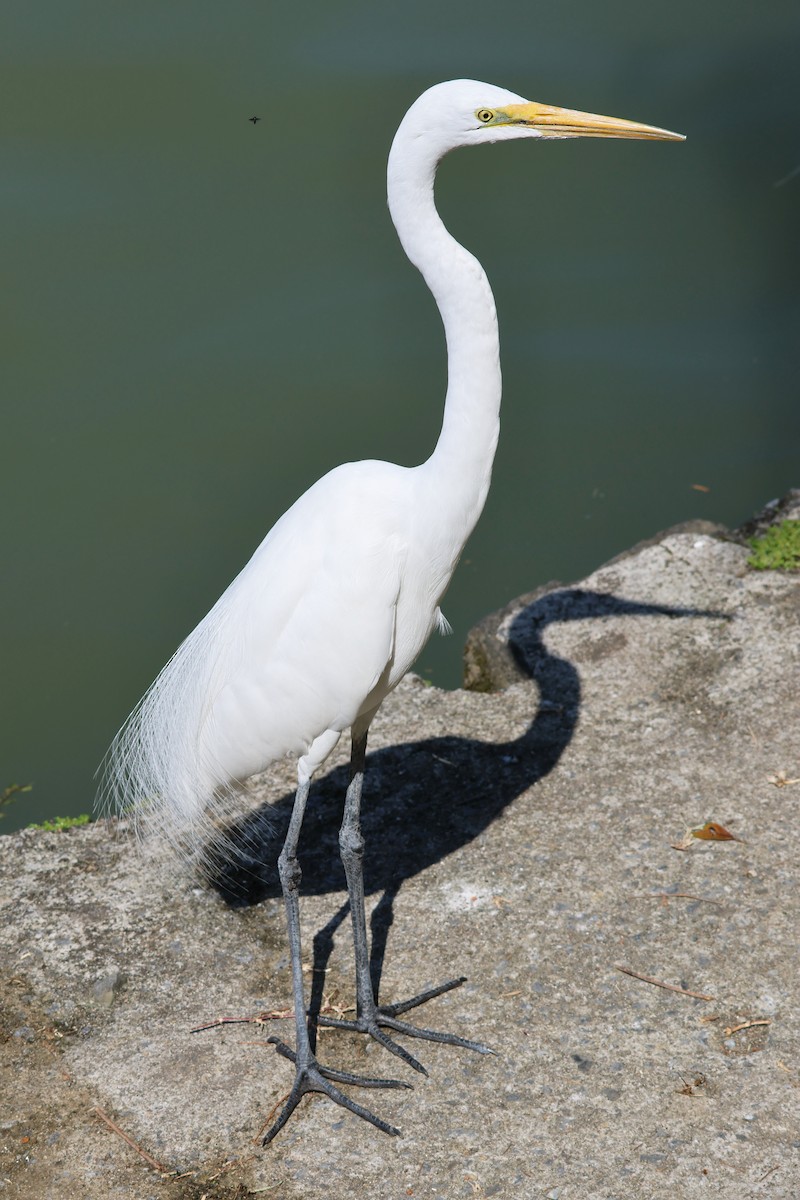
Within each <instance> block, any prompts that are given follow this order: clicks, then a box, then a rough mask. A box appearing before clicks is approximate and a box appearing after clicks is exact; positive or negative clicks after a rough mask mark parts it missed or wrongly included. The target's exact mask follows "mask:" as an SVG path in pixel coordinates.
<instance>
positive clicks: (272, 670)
mask: <svg viewBox="0 0 800 1200" xmlns="http://www.w3.org/2000/svg"><path fill="white" fill-rule="evenodd" d="M581 136H583V137H606V138H609V137H611V138H646V139H666V140H682V139H681V136H680V135H679V134H674V133H670V132H669V131H668V130H664V129H657V128H654V127H652V126H649V125H640V124H636V123H634V122H631V121H622V120H618V119H616V118H612V117H602V116H597V115H593V114H588V113H581V112H576V111H573V110H571V109H564V108H554V107H552V106H550V105H545V104H535V103H530V102H528V101H526V100H525V99H523V97H522V96H517V95H515V94H514V93H513V92H508V91H505V90H504V89H502V88H498V87H494V86H492V85H490V84H485V83H477V82H475V81H473V80H457V81H453V82H449V83H440V84H438V85H436V86H435V87H432V88H430V89H429V90H428V91H426V92H425V93H424V94H423V95H422V96H420V97H419V99H418V100H417V101H416V102H415V103H414V104H413V105H412V106H411V108H410V109H409V110H408V112H407V113H406V115H405V117H404V118H403V121H402V122H401V124H400V127H399V129H398V131H397V134H396V136H395V138H394V141H393V143H392V148H391V152H390V154H389V163H388V201H389V210H390V213H391V216H392V220H393V221H394V224H395V227H396V229H397V233H398V236H399V238H400V241H401V243H402V246H403V249H404V250H405V252H406V254H407V255H408V257H409V259H410V260H411V262H412V263H413V264H414V265H415V266H416V267H417V268H418V269H419V270H420V271H421V273H422V275H423V277H424V279H425V282H426V283H427V285H428V287H429V288H430V290H431V292H432V293H433V296H434V299H435V301H436V304H437V305H438V308H439V312H440V314H441V317H442V321H443V324H444V330H445V336H446V341H447V362H448V386H447V397H446V400H445V408H444V420H443V423H442V430H441V433H440V435H439V439H438V442H437V444H436V447H435V449H434V451H433V453H432V454H431V456H430V458H428V459H427V461H425V462H423V463H422V464H421V465H420V466H417V467H412V468H407V467H400V466H395V465H394V464H392V463H386V462H354V463H346V464H345V465H343V466H340V467H337V468H335V469H334V470H333V471H331V472H330V473H329V474H327V475H325V476H324V477H323V478H322V479H320V480H319V481H318V482H317V483H315V484H314V485H313V487H311V488H310V489H309V490H308V491H307V492H306V493H305V494H304V495H303V496H301V497H300V499H299V500H297V501H296V503H295V504H293V505H292V507H291V508H290V509H289V511H288V512H287V513H285V514H284V516H283V517H281V519H280V520H279V521H278V522H277V524H276V525H275V526H274V527H273V529H272V530H271V531H270V532H269V533H268V534H267V536H266V537H265V538H264V540H263V542H262V543H261V545H260V546H259V547H258V549H257V550H256V552H255V554H254V555H253V557H252V558H251V559H250V561H249V562H248V564H247V566H246V567H245V568H244V570H243V571H242V572H241V573H240V574H239V575H238V576H237V577H236V579H235V580H234V581H233V583H232V584H231V585H230V587H229V588H228V589H227V591H226V592H225V593H224V594H223V595H222V596H221V598H220V599H219V600H218V602H217V603H216V604H215V606H214V607H213V608H212V609H211V611H210V612H209V613H208V615H207V616H206V617H205V618H204V620H202V621H201V622H200V624H199V625H198V626H197V628H196V629H195V630H194V632H193V633H191V634H190V635H189V637H188V638H187V639H186V641H185V642H184V643H183V644H182V645H181V647H180V648H179V649H178V651H177V652H176V654H175V655H174V657H173V658H172V659H171V660H170V662H169V663H168V664H167V666H166V667H165V668H164V670H163V671H162V672H161V674H160V675H159V676H158V678H157V679H156V681H155V683H154V684H153V685H152V687H151V688H150V690H149V691H148V692H147V694H146V695H145V697H144V699H143V700H142V701H141V702H140V704H139V706H138V707H137V708H136V709H135V710H134V712H133V713H132V715H131V716H130V717H129V719H128V721H127V722H126V724H125V725H124V726H123V728H122V730H121V731H120V733H119V734H118V735H117V738H116V739H115V741H114V743H113V745H112V747H111V750H110V751H109V756H108V761H107V764H106V783H105V793H106V797H107V798H110V799H111V800H112V801H113V802H115V803H116V804H117V805H118V806H119V807H120V808H121V809H122V810H123V811H125V812H128V813H133V816H134V819H135V820H136V821H137V823H144V824H153V823H154V824H155V825H156V826H158V827H160V829H161V832H162V834H164V835H165V836H166V837H167V838H168V839H169V840H170V841H172V842H179V841H181V839H183V840H184V842H185V838H186V835H187V833H188V837H189V844H190V845H191V844H195V845H196V844H197V843H199V842H202V841H203V840H204V839H206V838H207V837H209V836H211V837H218V836H219V817H220V816H224V815H225V813H226V812H228V811H229V809H230V799H231V796H232V794H233V792H234V791H235V790H236V789H237V788H238V787H239V785H240V784H241V782H242V781H244V780H245V779H247V778H248V777H249V776H251V775H254V774H256V773H257V772H259V771H262V770H264V768H265V767H267V765H268V764H269V763H271V762H273V761H274V760H275V759H278V758H282V757H284V756H286V755H292V756H296V757H297V760H298V763H297V779H298V786H297V792H296V796H295V801H294V807H293V811H292V817H291V821H290V824H289V830H288V833H287V836H286V842H285V845H284V848H283V851H282V853H281V855H280V858H279V874H280V879H281V885H282V888H283V893H284V898H285V902H286V913H287V924H288V935H289V946H290V950H291V959H292V980H293V992H294V1013H295V1025H296V1049H295V1050H294V1051H292V1050H290V1049H289V1047H288V1046H285V1045H284V1044H283V1043H280V1042H277V1039H271V1040H273V1041H275V1042H276V1045H277V1047H278V1050H279V1052H280V1053H282V1054H283V1055H284V1056H285V1057H287V1058H290V1059H291V1060H292V1061H293V1062H294V1063H295V1065H296V1075H295V1082H294V1086H293V1088H292V1091H291V1093H290V1095H289V1098H288V1100H287V1101H286V1104H285V1105H284V1107H283V1110H282V1111H281V1114H280V1116H279V1117H278V1119H277V1120H276V1121H275V1123H274V1124H273V1126H272V1127H271V1128H270V1130H269V1131H268V1133H267V1134H266V1136H265V1138H264V1144H266V1143H267V1142H269V1141H271V1140H272V1138H273V1137H274V1136H275V1134H276V1133H277V1132H278V1131H279V1130H280V1129H281V1128H282V1127H283V1125H284V1124H285V1123H286V1121H287V1120H288V1118H289V1116H290V1114H291V1112H292V1111H293V1110H294V1108H295V1107H296V1105H297V1103H298V1101H299V1100H300V1098H301V1096H302V1095H303V1094H304V1093H305V1092H308V1091H320V1092H324V1093H326V1094H327V1095H328V1096H329V1097H330V1098H331V1099H332V1100H333V1101H335V1102H336V1103H337V1104H339V1105H342V1106H343V1107H345V1108H347V1109H349V1110H350V1111H351V1112H353V1113H356V1114H357V1115H358V1116H361V1117H363V1118H365V1119H366V1120H367V1121H370V1122H371V1123H372V1124H373V1125H375V1126H377V1128H379V1129H381V1130H383V1131H384V1132H386V1133H389V1134H397V1133H398V1132H399V1131H398V1130H397V1129H395V1128H394V1127H393V1126H391V1125H389V1124H388V1123H387V1122H385V1121H383V1120H382V1119H380V1118H379V1117H377V1116H375V1115H374V1114H373V1113H371V1112H369V1111H368V1110H367V1109H366V1108H364V1107H362V1106H361V1105H360V1104H357V1103H356V1102H355V1101H354V1100H352V1098H351V1097H350V1096H349V1095H347V1094H345V1093H344V1092H342V1091H341V1090H340V1088H339V1087H337V1086H336V1085H337V1084H350V1085H361V1086H367V1087H406V1086H408V1085H407V1084H403V1083H400V1082H399V1081H397V1080H383V1079H367V1078H364V1077H361V1076H356V1075H351V1074H349V1073H346V1072H341V1071H335V1070H332V1069H330V1068H328V1067H326V1066H323V1065H322V1064H321V1063H319V1061H318V1060H317V1058H316V1056H315V1054H314V1053H313V1052H312V1049H311V1045H310V1042H309V1034H308V1027H307V1021H306V1012H305V999H304V994H303V975H302V966H301V957H300V923H299V908H298V886H299V882H300V868H299V865H298V861H297V855H296V849H297V842H298V837H299V833H300V826H301V824H302V820H303V813H304V810H305V805H306V800H307V797H308V793H309V787H310V782H311V779H312V777H313V775H314V772H315V771H316V770H317V769H318V768H319V767H320V766H321V764H322V763H323V762H324V761H325V759H326V758H327V757H328V755H329V754H330V753H331V751H332V750H333V748H334V746H335V745H336V743H337V742H338V741H339V738H340V737H341V735H342V733H343V732H344V731H345V730H347V729H349V730H350V732H351V737H352V754H351V782H350V785H349V787H348V789H347V794H346V797H345V802H344V819H343V823H342V827H341V831H340V834H339V844H340V849H341V857H342V862H343V865H344V869H345V874H346V877H347V887H348V893H349V898H350V908H351V915H352V923H353V939H354V946H355V969H356V999H357V1016H356V1019H355V1020H354V1021H352V1022H344V1021H340V1022H333V1021H330V1022H329V1023H331V1024H337V1025H339V1026H344V1027H346V1028H351V1029H357V1030H360V1031H361V1032H364V1033H368V1034H370V1035H371V1036H372V1037H373V1038H375V1039H377V1040H378V1041H379V1042H380V1043H381V1044H382V1045H383V1046H385V1047H386V1048H387V1049H388V1050H390V1051H392V1052H393V1053H394V1054H397V1055H398V1056H399V1057H401V1058H402V1059H403V1060H404V1061H405V1062H406V1063H408V1064H409V1065H410V1066H412V1067H414V1068H415V1069H417V1070H419V1071H422V1072H423V1073H425V1071H424V1068H423V1067H422V1066H421V1064H420V1063H418V1062H417V1060H416V1059H414V1058H412V1056H411V1055H410V1054H409V1053H408V1052H407V1051H406V1050H405V1049H404V1048H403V1047H401V1046H399V1045H398V1044H397V1043H396V1042H395V1041H393V1040H392V1039H391V1038H390V1037H389V1036H388V1035H387V1034H385V1033H384V1032H383V1030H384V1029H387V1028H388V1029H391V1030H392V1031H398V1032H401V1033H403V1034H407V1035H411V1036H415V1037H421V1038H427V1039H430V1040H435V1041H441V1042H447V1043H449V1044H451V1045H456V1046H462V1047H467V1048H469V1049H473V1050H477V1051H480V1052H482V1053H489V1052H490V1051H488V1049H487V1047H485V1046H482V1045H481V1044H480V1043H477V1042H470V1041H467V1040H466V1039H463V1038H459V1037H456V1036H453V1035H449V1034H440V1033H435V1032H433V1031H431V1030H426V1029H420V1028H417V1027H415V1026H413V1025H409V1024H407V1023H406V1022H403V1021H399V1020H398V1019H397V1017H398V1014H399V1013H402V1012H405V1011H407V1010H408V1009H410V1008H413V1007H416V1006H417V1005H419V1004H422V1003H424V1002H425V1001H426V1000H429V999H430V998H431V997H432V996H435V995H440V994H441V993H442V992H443V991H447V990H449V989H450V988H453V987H457V986H458V985H459V984H460V983H461V982H463V980H460V979H458V980H451V981H450V982H448V983H446V984H444V985H442V986H441V987H439V988H433V989H431V990H429V991H426V992H423V993H421V994H420V995H419V996H416V997H414V998H413V999H412V1000H409V1001H405V1002H403V1003H400V1004H396V1005H391V1006H387V1007H385V1008H382V1007H379V1006H378V1004H377V1001H376V998H375V996H374V994H373V988H372V983H371V980H370V972H369V956H368V945H367V932H366V921H365V914H364V885H363V876H362V858H363V847H364V843H363V838H362V836H361V829H360V820H359V810H360V800H361V789H362V781H363V773H364V760H365V755H366V745H367V732H368V730H369V726H370V722H371V721H372V719H373V717H374V716H375V713H376V712H377V710H378V708H379V706H380V704H381V702H382V701H383V700H384V699H385V697H386V696H387V695H388V694H389V692H391V690H392V689H393V688H394V687H395V686H396V684H397V683H398V681H399V680H400V679H402V677H403V675H405V673H406V672H407V671H408V670H409V669H410V667H411V666H412V665H413V663H414V661H415V660H416V658H417V656H418V655H419V653H420V651H421V650H422V648H423V647H424V645H425V643H426V642H427V640H428V638H429V637H430V635H431V633H432V632H433V630H434V629H435V628H437V626H438V627H439V628H440V629H446V622H445V620H444V617H443V616H442V613H441V610H440V607H439V605H440V603H441V600H442V597H443V595H444V593H445V591H446V589H447V586H448V584H449V582H450V579H451V577H452V575H453V571H454V570H455V567H456V563H457V562H458V559H459V556H460V554H461V551H462V549H463V547H464V543H465V542H466V540H467V538H468V537H469V535H470V533H471V532H472V529H473V528H474V526H475V523H476V521H477V520H478V517H479V516H480V513H481V510H482V508H483V505H484V502H485V500H486V494H487V492H488V489H489V480H490V475H491V470H492V461H493V459H494V453H495V448H496V446H497V438H498V431H499V410H500V392H501V382H500V354H499V342H498V332H497V317H496V314H495V306H494V300H493V297H492V292H491V289H490V287H489V283H488V281H487V279H486V275H485V274H484V272H483V269H482V267H481V266H480V264H479V263H478V262H477V260H476V259H475V258H474V257H473V256H472V255H471V254H470V253H468V251H467V250H465V249H464V248H463V247H462V246H461V245H459V244H458V242H456V241H455V240H454V239H453V238H452V237H451V235H450V234H449V233H448V232H447V230H446V229H445V227H444V225H443V224H442V221H441V219H440V218H439V215H438V213H437V211H436V207H435V205H434V195H433V184H434V175H435V173H436V167H437V164H438V162H439V160H440V159H441V158H442V157H443V155H445V154H446V153H447V152H448V151H450V150H453V149H455V148H457V147H459V146H475V145H480V144H482V143H485V142H500V141H510V140H511V139H512V138H531V139H537V140H544V139H552V138H572V137H581Z"/></svg>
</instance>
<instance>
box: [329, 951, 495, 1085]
mask: <svg viewBox="0 0 800 1200" xmlns="http://www.w3.org/2000/svg"><path fill="white" fill-rule="evenodd" d="M465 982H466V975H462V976H461V977H460V978H459V979H450V980H448V982H447V983H441V984H439V986H438V987H434V988H428V989H427V991H424V992H420V993H419V995H418V996H412V997H411V999H410V1000H401V1001H400V1002H399V1003H397V1004H383V1005H380V1006H378V1005H377V1004H375V1003H374V1002H373V1003H372V1005H371V1006H370V1007H367V1008H363V1007H362V1011H360V1012H359V1014H358V1016H357V1017H356V1018H355V1019H354V1020H352V1021H351V1020H342V1019H340V1018H339V1017H323V1016H320V1017H318V1018H317V1023H318V1024H319V1025H329V1026H333V1027H334V1028H335V1029H349V1030H352V1031H353V1032H355V1033H367V1034H369V1035H370V1037H372V1038H374V1040H375V1041H376V1042H378V1043H379V1044H380V1045H381V1046H383V1047H385V1049H387V1050H389V1051H390V1052H391V1053H392V1054H396V1055H397V1057H398V1058H402V1060H403V1062H405V1063H408V1065H409V1066H410V1067H413V1068H414V1070H415V1071H419V1072H420V1074H422V1075H427V1074H428V1072H427V1071H426V1070H425V1068H424V1067H423V1065H422V1063H421V1062H419V1061H418V1060H417V1059H416V1058H414V1056H413V1054H409V1052H408V1051H407V1050H406V1049H405V1047H404V1046H400V1045H398V1043H397V1042H395V1041H394V1040H393V1038H390V1037H389V1036H388V1035H387V1034H385V1033H383V1032H382V1031H383V1030H384V1029H391V1030H392V1031H393V1032H394V1033H404V1034H406V1036H408V1037H415V1038H424V1040H425V1041H428V1042H443V1043H444V1044H445V1045H447V1046H461V1047H462V1048H463V1049H465V1050H475V1051H476V1052H477V1053H478V1054H494V1053H495V1051H494V1050H492V1049H490V1048H489V1046H484V1045H483V1043H482V1042H471V1041H469V1040H468V1039H467V1038H462V1037H458V1036H457V1035H456V1034H454V1033H439V1031H438V1030H436V1029H422V1028H420V1027H419V1026H418V1025H409V1024H408V1023H407V1022H406V1021H398V1020H397V1017H398V1016H399V1015H400V1014H401V1013H405V1012H408V1011H409V1009H412V1008H417V1007H418V1006H419V1005H420V1004H426V1003H427V1001H428V1000H433V999H434V998H435V997H436V996H441V995H442V994H443V993H444V992H450V991H452V990H453V988H457V987H460V986H461V984H462V983H465Z"/></svg>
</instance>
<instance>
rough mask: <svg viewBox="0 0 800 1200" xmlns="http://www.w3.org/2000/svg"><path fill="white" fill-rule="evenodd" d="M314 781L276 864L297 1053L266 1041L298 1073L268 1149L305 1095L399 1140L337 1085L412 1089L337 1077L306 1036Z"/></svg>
mask: <svg viewBox="0 0 800 1200" xmlns="http://www.w3.org/2000/svg"><path fill="white" fill-rule="evenodd" d="M309 787H310V781H309V780H305V781H304V782H301V783H300V785H299V787H298V789H297V794H296V795H295V801H294V807H293V809H292V817H291V820H290V822H289V830H288V833H287V834H286V841H285V843H284V846H283V850H282V851H281V855H280V858H279V859H278V872H279V874H280V879H281V887H282V888H283V898H284V901H285V903H286V924H287V928H288V932H289V951H290V954H291V958H292V990H293V993H294V1018H295V1034H296V1047H297V1048H296V1050H292V1049H290V1047H289V1046H287V1045H285V1043H284V1042H282V1041H280V1040H279V1039H278V1038H275V1037H271V1038H269V1039H268V1040H269V1041H270V1042H272V1043H273V1044H274V1045H275V1047H276V1049H277V1051H278V1053H279V1054H282V1055H283V1057H284V1058H288V1059H290V1060H291V1062H293V1063H294V1064H295V1067H296V1072H295V1079H294V1085H293V1086H292V1090H291V1092H290V1093H289V1096H288V1098H287V1100H286V1103H285V1104H284V1106H283V1108H282V1110H281V1113H280V1116H279V1117H278V1119H277V1120H276V1121H275V1123H274V1124H273V1125H272V1126H271V1127H270V1128H269V1129H268V1131H267V1133H266V1134H265V1136H264V1139H263V1142H262V1145H264V1146H266V1145H267V1144H268V1143H269V1142H271V1141H272V1139H273V1138H274V1137H275V1135H276V1133H278V1132H279V1131H280V1130H281V1129H283V1127H284V1125H285V1124H286V1122H287V1121H288V1120H289V1117H290V1116H291V1114H292V1113H293V1112H294V1110H295V1108H296V1107H297V1105H298V1104H299V1102H300V1100H301V1098H302V1097H303V1096H304V1095H305V1094H306V1092H323V1093H324V1094H325V1095H326V1096H329V1097H330V1099H331V1100H333V1101H334V1102H335V1103H336V1104H340V1105H341V1106H342V1108H346V1109H349V1111H350V1112H352V1113H355V1114H356V1116H358V1117H363V1118H364V1120H365V1121H369V1122H370V1124H372V1125H375V1126H376V1128H378V1129H381V1130H383V1132H384V1133H389V1134H395V1135H396V1134H398V1133H399V1132H400V1130H399V1129H395V1127H394V1126H393V1125H389V1124H388V1122H386V1121H382V1120H381V1118H380V1117H376V1116H375V1115H374V1113H371V1112H369V1110H368V1109H366V1108H364V1107H362V1105H360V1104H356V1103H355V1101H354V1100H351V1099H350V1097H349V1096H346V1095H345V1094H344V1093H343V1092H341V1091H339V1089H338V1088H337V1087H334V1086H333V1085H334V1084H336V1083H344V1084H355V1085H358V1086H360V1087H388V1088H400V1087H403V1088H405V1087H408V1086H409V1085H408V1084H407V1083H401V1082H400V1081H399V1080H397V1079H372V1078H369V1077H366V1076H362V1075H351V1074H350V1073H349V1072H348V1071H334V1070H332V1069H331V1068H329V1067H323V1066H322V1065H321V1064H320V1063H318V1062H317V1060H316V1058H315V1056H314V1054H313V1052H312V1050H311V1043H310V1041H309V1036H308V1024H307V1022H306V1009H305V995H304V988H303V964H302V958H301V947H300V904H299V890H300V877H301V872H300V864H299V862H298V861H297V842H298V839H299V837H300V826H301V825H302V823H303V814H304V812H305V807H306V800H307V799H308V791H309Z"/></svg>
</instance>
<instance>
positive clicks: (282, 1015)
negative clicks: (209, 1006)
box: [189, 1008, 294, 1033]
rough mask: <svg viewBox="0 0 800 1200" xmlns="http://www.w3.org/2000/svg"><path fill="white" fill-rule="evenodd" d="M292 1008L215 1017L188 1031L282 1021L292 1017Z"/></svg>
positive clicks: (197, 1031)
mask: <svg viewBox="0 0 800 1200" xmlns="http://www.w3.org/2000/svg"><path fill="white" fill-rule="evenodd" d="M293 1016H294V1010H293V1009H291V1008H282V1009H275V1010H274V1011H273V1012H260V1013H256V1015H255V1016H254V1017H217V1019H216V1021H209V1022H208V1024H207V1025H198V1026H197V1028H196V1029H190V1030H189V1033H203V1031H204V1030H206V1029H216V1028H217V1026H218V1025H266V1023H267V1021H283V1020H285V1019H286V1018H287V1017H293Z"/></svg>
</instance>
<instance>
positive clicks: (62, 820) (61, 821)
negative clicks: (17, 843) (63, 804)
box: [28, 813, 92, 833]
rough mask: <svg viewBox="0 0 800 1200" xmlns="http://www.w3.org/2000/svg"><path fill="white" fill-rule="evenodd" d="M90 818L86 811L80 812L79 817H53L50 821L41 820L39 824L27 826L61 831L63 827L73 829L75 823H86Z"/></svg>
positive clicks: (52, 831)
mask: <svg viewBox="0 0 800 1200" xmlns="http://www.w3.org/2000/svg"><path fill="white" fill-rule="evenodd" d="M91 819H92V818H91V817H90V816H89V814H88V813H81V815H80V816H79V817H53V819H52V821H42V823H41V825H29V826H28V828H29V829H44V830H46V832H47V833H61V831H62V830H63V829H74V828H75V826H76V825H88V824H89V822H90V821H91Z"/></svg>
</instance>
